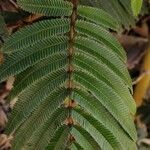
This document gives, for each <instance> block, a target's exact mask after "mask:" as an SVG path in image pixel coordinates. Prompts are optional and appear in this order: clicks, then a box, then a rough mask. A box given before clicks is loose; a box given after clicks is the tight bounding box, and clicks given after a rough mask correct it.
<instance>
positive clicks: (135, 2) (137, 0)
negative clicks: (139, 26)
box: [131, 0, 143, 16]
mask: <svg viewBox="0 0 150 150" xmlns="http://www.w3.org/2000/svg"><path fill="white" fill-rule="evenodd" d="M142 3H143V0H131V7H132V11H133V14H134V15H135V16H137V15H138V14H139V13H140V11H141V8H142Z"/></svg>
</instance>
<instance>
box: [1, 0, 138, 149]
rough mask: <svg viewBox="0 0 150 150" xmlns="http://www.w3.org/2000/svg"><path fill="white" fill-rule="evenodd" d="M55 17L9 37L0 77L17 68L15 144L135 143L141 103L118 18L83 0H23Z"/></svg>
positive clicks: (32, 8) (14, 72)
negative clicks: (116, 35)
mask: <svg viewBox="0 0 150 150" xmlns="http://www.w3.org/2000/svg"><path fill="white" fill-rule="evenodd" d="M18 4H19V5H20V6H21V7H22V8H23V9H25V10H26V11H29V12H32V13H39V14H43V15H46V16H53V18H55V19H51V20H49V19H48V20H44V21H41V22H38V23H35V24H33V25H31V26H27V27H25V28H24V29H21V30H20V31H18V32H16V33H15V34H13V35H12V36H11V37H10V38H9V39H8V40H7V42H6V43H5V45H4V47H3V53H4V58H5V62H4V63H3V64H2V65H1V66H0V79H1V81H2V80H4V79H6V78H7V77H8V76H11V75H17V74H19V75H17V78H16V81H15V85H14V88H13V90H12V92H11V94H10V95H9V97H8V100H10V101H11V100H14V99H15V98H17V99H18V100H17V103H16V105H15V107H14V109H13V112H12V114H11V115H10V117H9V122H8V126H7V130H6V134H7V135H12V136H13V140H12V146H13V147H12V149H13V150H23V149H24V150H43V149H47V150H63V149H72V150H82V149H85V150H101V149H102V150H134V149H136V145H135V140H136V132H135V127H134V123H133V115H134V114H135V104H134V100H133V99H132V96H131V94H130V91H132V87H131V79H130V77H129V74H128V71H127V69H126V66H125V63H126V54H125V52H124V50H123V49H122V47H121V45H120V44H119V43H118V41H117V40H116V39H115V38H114V37H113V36H112V35H111V34H110V33H109V32H108V31H107V30H108V28H109V29H113V30H117V29H118V24H117V22H116V21H115V20H114V19H113V18H111V16H110V15H108V14H107V13H106V12H104V11H103V10H101V9H98V8H93V7H89V6H86V5H80V2H78V1H77V0H72V1H64V0H18Z"/></svg>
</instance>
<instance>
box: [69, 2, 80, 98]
mask: <svg viewBox="0 0 150 150" xmlns="http://www.w3.org/2000/svg"><path fill="white" fill-rule="evenodd" d="M71 3H72V4H73V11H72V14H71V16H70V31H69V48H68V97H69V98H71V95H72V89H73V82H72V74H73V71H74V69H73V64H72V62H73V55H74V47H73V46H74V40H75V36H76V31H75V24H76V20H77V5H78V0H71Z"/></svg>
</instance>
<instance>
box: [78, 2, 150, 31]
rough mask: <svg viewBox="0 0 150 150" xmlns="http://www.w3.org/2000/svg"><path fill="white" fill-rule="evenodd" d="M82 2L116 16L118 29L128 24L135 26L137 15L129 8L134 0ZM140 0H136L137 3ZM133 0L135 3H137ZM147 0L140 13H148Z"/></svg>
mask: <svg viewBox="0 0 150 150" xmlns="http://www.w3.org/2000/svg"><path fill="white" fill-rule="evenodd" d="M80 1H81V3H82V4H86V5H89V6H92V7H97V8H101V9H103V10H105V11H106V12H108V13H109V14H110V15H111V16H113V17H114V18H116V20H117V21H118V23H119V25H120V29H121V28H122V27H124V28H127V29H129V28H130V26H135V23H136V21H137V17H135V16H134V15H133V11H132V9H131V6H133V4H132V5H131V2H132V1H135V0H80ZM139 1H141V0H137V3H139ZM137 3H136V2H135V5H138V4H137ZM148 7H149V6H148V2H147V0H144V2H143V6H142V11H141V12H140V14H141V15H143V14H147V13H148Z"/></svg>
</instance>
